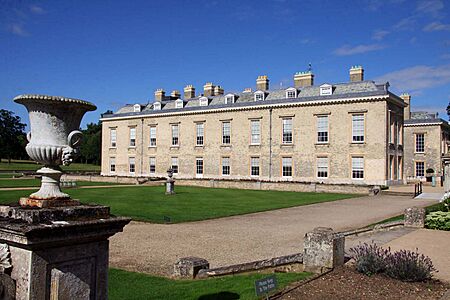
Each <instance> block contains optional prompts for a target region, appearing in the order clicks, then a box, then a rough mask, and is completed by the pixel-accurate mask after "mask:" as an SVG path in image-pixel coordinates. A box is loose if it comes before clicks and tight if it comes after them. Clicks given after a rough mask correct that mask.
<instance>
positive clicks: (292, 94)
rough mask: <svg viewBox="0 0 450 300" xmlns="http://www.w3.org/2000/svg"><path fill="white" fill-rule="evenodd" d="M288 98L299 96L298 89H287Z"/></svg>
mask: <svg viewBox="0 0 450 300" xmlns="http://www.w3.org/2000/svg"><path fill="white" fill-rule="evenodd" d="M286 98H297V89H296V88H288V89H287V90H286Z"/></svg>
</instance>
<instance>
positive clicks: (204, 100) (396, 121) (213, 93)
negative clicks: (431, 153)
mask: <svg viewBox="0 0 450 300" xmlns="http://www.w3.org/2000/svg"><path fill="white" fill-rule="evenodd" d="M355 74H356V75H355ZM358 74H359V76H358ZM313 79H314V75H313V74H312V73H310V72H303V73H298V74H296V75H295V77H294V84H293V87H291V88H288V89H285V90H284V89H283V90H269V80H268V78H267V76H259V77H258V79H257V91H255V92H253V91H249V89H247V90H246V91H244V92H242V93H237V94H224V92H223V89H222V88H221V87H218V86H214V85H212V84H211V83H207V84H206V85H205V87H204V88H205V89H204V95H207V96H204V95H203V96H197V97H195V91H194V92H192V89H193V87H192V86H187V87H186V88H185V90H184V92H185V93H184V95H185V97H184V98H185V99H183V100H181V99H179V97H180V93H179V92H177V91H174V92H172V93H171V96H165V93H164V91H162V90H157V91H156V92H155V102H154V103H152V104H149V105H145V106H144V105H139V104H138V105H129V106H126V107H124V108H122V109H120V110H119V111H117V112H116V113H114V114H111V115H105V116H103V118H102V119H101V121H102V130H103V132H102V137H103V140H102V172H101V174H102V175H103V176H135V177H165V176H166V174H167V173H166V171H167V169H168V168H169V167H172V168H174V169H175V170H176V171H177V172H176V173H175V175H174V177H175V178H178V179H203V180H211V179H217V180H246V181H255V182H258V181H263V182H280V181H288V182H289V181H291V182H298V183H299V182H301V183H323V184H357V185H360V184H363V185H364V184H367V185H389V184H397V183H403V181H404V179H403V161H404V160H403V113H404V107H405V103H404V101H403V99H402V98H400V97H398V96H396V95H394V94H393V93H391V92H389V90H388V88H389V85H388V84H387V83H386V84H381V85H377V84H375V83H374V82H372V81H364V80H363V70H362V68H361V67H353V68H352V69H351V79H352V81H351V82H348V83H342V84H324V85H321V86H314V85H313Z"/></svg>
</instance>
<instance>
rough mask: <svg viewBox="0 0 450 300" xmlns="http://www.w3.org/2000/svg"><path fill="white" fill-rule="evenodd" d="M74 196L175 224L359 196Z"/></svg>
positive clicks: (203, 191)
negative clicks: (168, 220)
mask: <svg viewBox="0 0 450 300" xmlns="http://www.w3.org/2000/svg"><path fill="white" fill-rule="evenodd" d="M67 192H68V193H69V194H70V195H71V196H72V197H73V198H75V199H79V200H81V201H82V202H84V203H98V204H103V205H107V206H110V207H111V212H112V213H113V214H115V215H120V216H128V217H131V218H133V219H135V220H141V221H150V222H155V223H163V222H164V216H168V217H170V219H171V222H172V223H180V222H188V221H199V220H205V219H214V218H219V217H226V216H233V215H241V214H247V213H252V212H258V211H267V210H274V209H278V208H285V207H292V206H300V205H307V204H312V203H320V202H327V201H334V200H340V199H345V198H350V197H355V196H357V195H346V194H325V193H298V192H279V191H255V190H236V189H213V188H200V187H187V186H177V187H176V192H177V194H176V195H173V196H166V195H165V194H164V187H163V186H124V187H115V188H110V189H105V188H98V189H96V188H92V189H70V190H68V191H67ZM30 193H31V191H30V190H27V191H1V192H0V203H11V202H14V201H16V199H19V198H20V197H24V196H27V195H29V194H30Z"/></svg>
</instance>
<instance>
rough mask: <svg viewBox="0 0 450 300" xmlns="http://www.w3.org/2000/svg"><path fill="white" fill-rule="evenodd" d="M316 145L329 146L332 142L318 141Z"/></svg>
mask: <svg viewBox="0 0 450 300" xmlns="http://www.w3.org/2000/svg"><path fill="white" fill-rule="evenodd" d="M314 145H316V146H329V145H330V142H317V143H315V144H314Z"/></svg>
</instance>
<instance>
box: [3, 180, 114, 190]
mask: <svg viewBox="0 0 450 300" xmlns="http://www.w3.org/2000/svg"><path fill="white" fill-rule="evenodd" d="M76 183H77V186H94V185H98V186H101V185H102V186H103V185H116V184H120V183H113V182H93V181H77V182H76ZM40 185H41V180H40V179H34V178H29V179H22V178H19V179H0V188H9V187H33V186H36V187H38V186H40Z"/></svg>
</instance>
